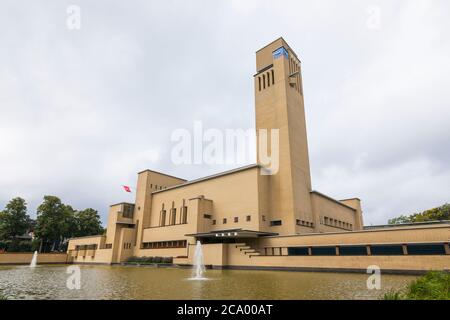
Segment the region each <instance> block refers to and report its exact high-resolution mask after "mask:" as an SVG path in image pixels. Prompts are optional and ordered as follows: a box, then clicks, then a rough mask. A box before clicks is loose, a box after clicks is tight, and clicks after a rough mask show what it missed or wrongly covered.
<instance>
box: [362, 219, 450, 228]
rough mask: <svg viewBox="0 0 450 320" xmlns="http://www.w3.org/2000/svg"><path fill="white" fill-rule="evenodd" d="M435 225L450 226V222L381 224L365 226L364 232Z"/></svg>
mask: <svg viewBox="0 0 450 320" xmlns="http://www.w3.org/2000/svg"><path fill="white" fill-rule="evenodd" d="M434 224H450V220H433V221H422V222H409V223H398V224H380V225H375V226H364V230H372V229H387V228H401V227H414V226H429V225H434Z"/></svg>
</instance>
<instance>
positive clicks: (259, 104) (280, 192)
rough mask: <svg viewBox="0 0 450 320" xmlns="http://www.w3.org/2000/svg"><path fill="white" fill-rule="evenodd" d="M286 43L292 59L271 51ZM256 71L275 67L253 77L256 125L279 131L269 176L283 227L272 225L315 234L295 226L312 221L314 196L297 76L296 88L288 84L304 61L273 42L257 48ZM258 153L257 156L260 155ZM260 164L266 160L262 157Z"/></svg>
mask: <svg viewBox="0 0 450 320" xmlns="http://www.w3.org/2000/svg"><path fill="white" fill-rule="evenodd" d="M281 46H283V47H284V48H285V49H287V51H288V52H289V58H285V57H284V56H281V57H280V58H277V59H274V58H273V51H274V50H276V49H278V48H280V47H281ZM256 61H257V71H259V70H261V69H263V68H265V67H268V66H270V65H271V64H272V65H273V66H272V67H271V68H269V69H267V70H264V72H261V73H258V74H256V75H255V77H254V80H255V109H256V128H257V130H260V129H269V130H270V129H279V170H278V172H277V173H276V174H274V175H271V176H270V177H269V192H268V194H267V195H266V196H267V197H268V198H269V205H270V216H269V217H268V218H269V220H281V221H282V225H281V226H278V227H273V228H271V230H272V231H274V232H278V233H280V234H295V233H296V232H312V230H310V229H308V228H304V227H297V226H296V220H297V219H300V220H305V221H310V222H313V220H314V219H313V213H312V207H311V200H310V191H311V177H310V168H309V156H308V144H307V137H306V120H305V111H304V105H303V95H302V94H301V90H299V86H298V83H299V82H300V80H299V79H300V78H301V76H296V77H295V79H297V80H296V84H295V85H296V86H294V87H292V86H290V84H289V83H290V75H291V74H293V73H294V72H297V71H299V68H300V61H299V60H298V58H297V57H296V55H295V53H294V52H293V51H292V50H291V49H290V48H289V46H288V45H287V43H286V42H285V41H284V40H283V39H282V38H280V39H277V40H276V41H274V42H272V43H270V44H269V45H267V46H266V47H264V48H262V49H261V50H258V51H257V52H256ZM272 70H273V71H274V79H275V82H274V84H272V83H271V84H270V86H266V88H264V89H262V90H260V89H259V82H260V79H263V76H265V77H266V78H267V75H269V77H270V76H271V75H272ZM258 155H259V154H258ZM258 163H261V164H262V162H261V161H260V159H258Z"/></svg>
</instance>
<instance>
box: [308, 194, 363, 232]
mask: <svg viewBox="0 0 450 320" xmlns="http://www.w3.org/2000/svg"><path fill="white" fill-rule="evenodd" d="M311 201H312V206H313V210H314V224H315V228H314V229H313V230H314V231H315V232H342V231H346V230H344V229H343V228H338V227H333V226H327V225H325V224H321V223H320V217H321V216H322V217H325V216H326V217H330V218H333V219H337V220H339V221H343V222H347V223H351V224H352V226H353V230H355V226H356V225H357V211H356V210H354V209H352V208H350V207H348V206H347V205H344V204H340V203H338V202H337V201H333V200H330V199H328V198H326V197H324V196H322V195H320V194H317V193H311Z"/></svg>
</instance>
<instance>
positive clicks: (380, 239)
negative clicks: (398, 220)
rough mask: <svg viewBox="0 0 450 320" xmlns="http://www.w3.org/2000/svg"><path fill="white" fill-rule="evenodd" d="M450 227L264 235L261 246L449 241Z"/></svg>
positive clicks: (260, 242)
mask: <svg viewBox="0 0 450 320" xmlns="http://www.w3.org/2000/svg"><path fill="white" fill-rule="evenodd" d="M449 236H450V227H449V226H448V225H441V226H434V227H431V226H430V227H415V228H392V229H390V228H389V229H376V230H366V231H352V232H340V233H316V234H304V235H295V236H285V237H264V238H260V240H259V243H258V244H259V247H260V248H264V247H287V246H314V245H345V244H377V243H380V244H382V243H414V242H448V241H449Z"/></svg>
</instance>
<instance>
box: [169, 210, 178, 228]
mask: <svg viewBox="0 0 450 320" xmlns="http://www.w3.org/2000/svg"><path fill="white" fill-rule="evenodd" d="M176 221H177V209H176V208H173V209H172V217H171V221H170V224H171V225H174V224H175V223H176Z"/></svg>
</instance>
